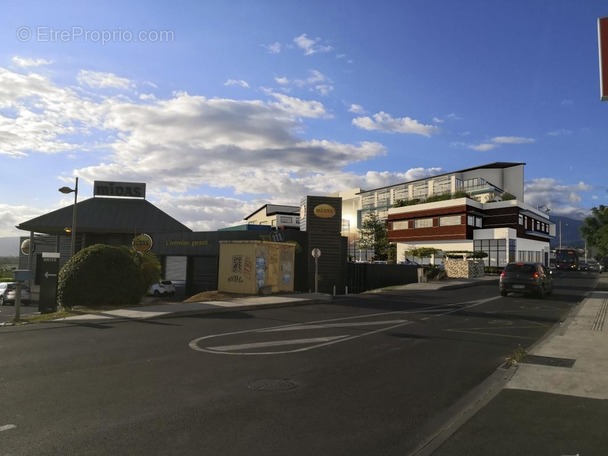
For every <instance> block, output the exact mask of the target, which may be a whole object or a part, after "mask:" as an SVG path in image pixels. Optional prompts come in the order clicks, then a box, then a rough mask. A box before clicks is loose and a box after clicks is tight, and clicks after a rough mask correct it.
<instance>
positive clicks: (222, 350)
mask: <svg viewBox="0 0 608 456" xmlns="http://www.w3.org/2000/svg"><path fill="white" fill-rule="evenodd" d="M495 299H500V296H496V297H492V298H487V299H482V300H478V301H467V302H462V303H455V304H450V308H449V309H445V307H446V306H429V307H426V308H423V309H416V310H401V311H395V312H383V313H377V314H371V315H355V316H352V317H343V318H332V319H327V320H318V321H312V322H310V323H293V324H289V325H281V326H275V327H272V328H264V329H249V330H245V331H235V332H229V333H223V334H211V335H209V336H203V337H199V338H197V339H194V340H192V341H191V342H190V343H189V344H188V345H189V346H190V348H192V349H193V350H196V351H201V352H206V353H213V354H224V355H278V354H285V353H296V352H304V351H307V350H313V349H316V348H321V347H325V346H328V345H333V344H337V343H340V342H346V341H349V340H353V339H358V338H360V337H365V336H369V335H372V334H377V333H380V332H383V331H390V330H391V329H395V328H398V327H400V326H405V325H408V324H412V323H414V322H413V321H410V320H404V319H395V320H385V321H378V320H373V318H375V317H381V316H388V315H407V314H418V313H429V312H437V313H438V315H437V316H439V317H440V316H443V315H448V314H451V313H455V312H459V311H462V310H465V309H469V308H471V307H476V306H479V305H481V304H485V303H486V302H489V301H494V300H495ZM460 305H464V307H456V308H454V307H453V306H460ZM442 307H443V308H442ZM365 318H368V319H372V320H368V321H362V322H356V323H346V322H345V320H356V319H359V320H360V319H365ZM374 325H375V326H377V325H390V326H384V327H382V328H380V329H376V330H374V331H367V332H364V333H358V334H356V335H353V336H351V335H350V334H345V335H340V336H330V337H319V338H312V339H294V340H290V341H289V340H288V341H265V342H252V343H246V344H233V345H219V346H215V347H201V346H199V343H200V342H202V341H210V339H216V338H219V337H229V336H237V335H242V334H262V333H268V332H278V331H301V330H323V329H330V328H352V327H361V326H374ZM294 344H311V345H308V346H306V347H302V348H298V349H293V350H283V351H264V352H244V351H241V350H247V349H255V348H264V347H280V346H283V345H294Z"/></svg>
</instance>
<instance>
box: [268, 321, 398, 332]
mask: <svg viewBox="0 0 608 456" xmlns="http://www.w3.org/2000/svg"><path fill="white" fill-rule="evenodd" d="M406 321H408V320H386V321H364V322H362V323H328V324H325V325H316V324H310V325H309V324H306V323H302V324H301V325H296V326H289V327H285V326H282V327H278V328H268V329H261V330H259V331H258V332H262V333H265V332H277V331H298V330H302V329H327V328H355V327H358V326H373V325H394V324H395V323H405V322H406Z"/></svg>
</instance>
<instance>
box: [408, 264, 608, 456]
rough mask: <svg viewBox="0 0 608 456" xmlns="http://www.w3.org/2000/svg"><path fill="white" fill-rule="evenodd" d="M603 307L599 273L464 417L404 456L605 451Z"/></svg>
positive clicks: (606, 285)
mask: <svg viewBox="0 0 608 456" xmlns="http://www.w3.org/2000/svg"><path fill="white" fill-rule="evenodd" d="M607 310H608V274H604V275H602V276H600V280H599V282H598V287H597V288H596V289H595V290H594V291H593V292H591V293H590V294H589V296H588V297H587V298H586V299H584V300H583V302H582V303H581V304H579V306H578V307H577V308H576V309H574V310H573V312H572V314H571V316H570V318H568V320H566V321H565V322H564V323H563V324H562V325H561V327H558V328H555V329H554V330H553V331H552V332H551V333H550V334H549V335H548V336H547V337H545V338H544V339H543V340H541V341H540V342H539V343H537V344H536V345H535V346H534V347H533V348H532V349H531V350H530V351H529V353H528V356H527V357H526V359H524V362H521V363H518V364H516V365H514V366H512V367H511V368H509V369H505V370H504V373H503V377H504V379H503V380H504V381H503V383H505V382H506V383H505V384H504V388H502V389H500V387H499V388H498V394H496V396H493V397H490V398H489V399H487V398H486V399H485V400H484V399H483V398H478V399H479V401H480V402H486V404H485V405H484V404H481V405H480V406H479V409H477V410H472V409H469V410H468V411H461V413H462V414H463V415H464V414H467V415H472V417H471V418H470V419H468V420H467V418H464V419H462V420H461V421H462V422H464V424H461V427H460V428H458V425H454V424H455V423H456V421H458V420H457V419H455V420H453V422H452V423H451V424H450V423H448V424H447V425H445V426H444V430H443V435H437V436H436V439H435V440H436V441H432V440H431V441H429V442H428V443H427V445H426V446H424V447H423V448H420V449H419V450H418V451H415V452H414V453H412V454H414V455H417V456H422V455H430V454H432V455H434V456H453V455H490V454H491V455H505V456H507V455H509V456H511V455H534V456H536V455H555V456H559V455H573V456H574V455H579V456H588V455H589V456H591V455H605V454H608V436H607V433H606V425H607V423H608V400H607V399H608V324H606V325H605V319H606V314H607ZM492 394H495V393H491V395H492ZM473 408H474V407H473ZM450 427H453V428H456V429H450ZM446 438H447V441H446Z"/></svg>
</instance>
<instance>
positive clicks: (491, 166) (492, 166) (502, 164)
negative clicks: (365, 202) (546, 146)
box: [358, 162, 525, 195]
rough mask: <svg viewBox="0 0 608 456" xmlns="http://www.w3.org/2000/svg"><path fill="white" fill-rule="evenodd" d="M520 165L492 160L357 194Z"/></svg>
mask: <svg viewBox="0 0 608 456" xmlns="http://www.w3.org/2000/svg"><path fill="white" fill-rule="evenodd" d="M522 165H525V163H515V162H494V163H488V164H487V165H482V166H474V167H473V168H465V169H460V170H457V171H450V172H449V173H441V174H433V175H432V176H427V177H423V178H421V179H414V180H411V181H404V182H399V183H397V184H392V185H386V186H384V187H378V188H373V189H371V190H361V191H360V192H359V193H358V194H359V195H360V194H362V193H369V192H376V191H378V190H382V189H385V188H392V187H395V186H396V185H402V184H410V183H414V182H420V181H424V180H427V179H431V178H434V177H441V176H449V175H450V174H456V173H466V172H468V171H475V170H476V169H505V168H512V167H514V166H522Z"/></svg>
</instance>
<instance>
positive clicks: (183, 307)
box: [53, 276, 498, 323]
mask: <svg viewBox="0 0 608 456" xmlns="http://www.w3.org/2000/svg"><path fill="white" fill-rule="evenodd" d="M491 280H495V281H498V276H486V277H482V278H479V279H448V280H442V281H434V282H425V283H410V284H407V285H398V286H394V287H386V288H383V289H379V290H374V291H369V292H368V293H374V292H380V291H383V290H384V291H387V290H429V291H431V290H438V289H452V288H462V287H470V286H474V285H478V284H483V283H487V281H491ZM497 286H498V285H497ZM332 299H333V297H332V296H331V295H329V294H324V293H291V294H285V295H270V296H252V297H246V298H234V299H233V300H231V301H204V302H171V303H163V304H157V305H153V306H145V307H131V308H128V309H117V310H108V311H105V312H99V313H95V314H86V315H76V316H73V317H67V318H61V319H58V320H53V321H66V322H73V323H76V322H100V321H109V320H148V319H152V318H163V317H170V316H180V315H204V314H210V313H218V312H240V311H247V310H258V309H264V308H271V307H287V306H295V305H302V304H311V303H315V302H326V301H330V300H332Z"/></svg>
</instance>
